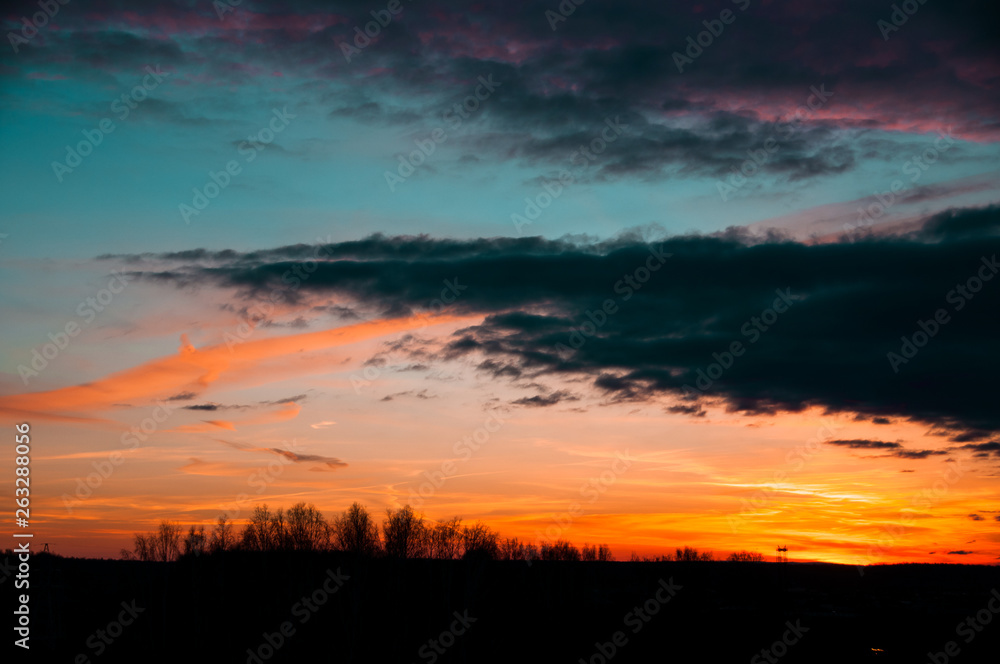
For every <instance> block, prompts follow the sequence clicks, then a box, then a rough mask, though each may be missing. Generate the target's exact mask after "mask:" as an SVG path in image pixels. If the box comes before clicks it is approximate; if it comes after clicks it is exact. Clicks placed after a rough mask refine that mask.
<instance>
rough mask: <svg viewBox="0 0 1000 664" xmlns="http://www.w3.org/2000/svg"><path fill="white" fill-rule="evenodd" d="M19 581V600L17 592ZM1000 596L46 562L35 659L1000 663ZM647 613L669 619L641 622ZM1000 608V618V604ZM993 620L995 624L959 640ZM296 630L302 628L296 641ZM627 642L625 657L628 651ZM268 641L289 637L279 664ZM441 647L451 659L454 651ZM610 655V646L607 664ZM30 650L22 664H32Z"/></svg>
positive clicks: (937, 580) (362, 564)
mask: <svg viewBox="0 0 1000 664" xmlns="http://www.w3.org/2000/svg"><path fill="white" fill-rule="evenodd" d="M338 569H339V570H340V572H342V573H343V574H344V575H347V576H349V577H350V578H349V579H346V580H343V581H342V583H343V585H342V586H341V587H340V588H339V589H338V590H337V591H336V592H334V593H332V594H330V595H329V596H328V600H327V601H326V602H325V603H324V604H323V605H322V606H316V611H315V612H309V610H308V608H306V607H305V605H302V604H300V605H299V606H298V607H296V606H295V605H296V603H298V602H300V601H301V600H302V599H303V597H306V596H309V595H312V594H313V592H314V591H316V590H318V589H321V588H323V582H324V580H325V579H327V578H329V577H328V575H327V570H332V572H334V573H336V572H337V570H338ZM671 579H672V581H673V584H674V586H675V587H676V586H680V588H679V589H677V590H675V593H676V594H675V595H674V596H673V597H672V598H671V599H670V600H669V601H668V602H666V603H663V604H659V605H657V602H656V599H655V597H656V593H657V590H658V589H659V588H661V587H662V586H661V583H660V582H661V580H663V581H664V582H665V584H666V585H669V582H670V580H671ZM3 585H4V586H6V587H7V588H8V589H10V590H9V591H8V592H7V596H8V597H11V595H13V594H15V593H14V591H13V588H12V587H11V586H12V585H13V584H12V579H10V578H8V579H7V580H6V581H4V583H3ZM335 587H336V585H335V584H334V582H333V581H331V582H330V583H329V584H328V588H335ZM994 589H996V590H997V595H996V596H997V597H1000V567H985V566H972V565H896V566H876V567H869V568H866V571H865V574H864V575H863V576H862V575H860V574H859V572H858V569H857V568H856V567H853V566H838V565H808V564H788V565H779V564H775V563H749V564H746V563H743V564H740V563H719V562H717V563H679V562H666V563H631V562H629V563H626V562H612V563H602V562H576V563H573V562H542V561H536V562H534V563H532V564H531V565H530V566H529V565H528V564H527V563H524V562H493V561H478V562H477V561H439V560H417V561H390V560H354V559H350V558H347V557H344V556H340V555H336V554H315V555H310V554H297V555H291V554H286V555H282V554H239V553H236V554H226V555H221V556H220V555H214V556H209V555H206V556H202V557H200V558H190V559H184V560H181V561H179V562H175V563H167V564H163V563H148V562H127V561H115V560H86V559H73V558H60V557H54V556H46V555H42V556H35V557H34V559H33V561H32V569H31V589H30V590H31V603H30V607H31V619H32V638H31V646H32V647H31V655H32V657H31V660H32V661H44V662H53V663H55V662H79V664H84V662H87V661H90V662H96V663H101V664H104V663H110V662H119V661H120V662H140V663H142V662H166V661H170V662H220V663H222V662H240V663H242V662H247V661H251V662H254V661H258V660H254V659H249V657H250V655H248V653H247V650H248V649H251V650H253V651H257V653H258V655H259V656H260V659H259V661H260V662H268V663H270V662H278V661H280V662H400V663H406V662H442V663H447V662H477V663H478V662H571V663H574V664H575V663H578V662H579V660H580V659H583V661H585V662H593V664H599V663H600V662H603V661H614V662H615V663H616V664H617V663H618V662H653V661H656V662H675V661H676V662H692V661H707V662H713V663H714V662H750V661H751V660H753V658H754V656H755V655H758V654H760V651H761V650H762V649H763V648H770V647H771V646H772V644H773V643H774V642H775V641H776V640H780V639H781V638H782V636H783V634H785V632H786V631H787V630H788V627H787V626H786V623H787V622H791V624H793V625H794V624H796V623H798V624H799V625H801V627H802V628H805V629H804V630H803V633H802V635H801V638H800V639H799V640H798V641H797V642H795V643H793V644H792V645H790V646H788V647H787V653H785V654H784V656H783V657H780V658H779V657H776V656H775V655H776V654H781V653H782V650H783V648H782V647H781V646H778V648H776V649H775V654H771V655H769V657H770V658H771V660H773V661H781V662H782V663H783V664H784V663H786V662H787V663H791V662H810V663H822V662H838V663H847V664H849V663H852V662H859V661H868V660H869V659H871V660H873V661H883V662H907V663H914V664H916V663H925V662H929V661H930V659H929V658H928V652H934V653H938V652H942V651H944V650H945V648H946V645H947V644H948V642H949V641H953V642H955V643H954V646H953V652H955V651H954V647H957V648H959V651H958V654H957V655H956V656H952V657H950V658H948V659H947V660H946V659H943V658H942V657H944V656H943V655H942V656H939V657H938V659H937V660H936V662H937V664H944V663H945V662H946V661H950V662H957V663H958V664H973V663H976V662H991V663H993V664H996V662H1000V613H998V614H994V613H991V612H990V610H989V608H988V605H989V602H990V599H991V596H992V595H991V593H992V592H993V590H994ZM323 593H325V591H322V592H320V593H317V601H319V600H320V599H322V594H323ZM666 597H669V594H668V593H667V592H665V591H664V592H661V593H660V598H661V599H662V598H666ZM133 601H134V602H135V605H136V607H137V608H139V609H143V610H142V611H141V612H140V613H139V614H138V617H136V618H135V620H134V622H133V623H132V624H130V625H128V626H126V627H124V628H123V629H122V631H121V633H120V634H119V635H118V636H117V638H114V639H113V640H112V642H111V643H110V644H106V643H102V642H101V640H100V638H101V637H100V636H99V635H98V633H97V630H105V632H108V633H110V634H117V633H118V629H117V627H114V626H113V627H111V629H110V630H109V623H112V622H114V621H116V620H117V619H118V617H119V614H121V613H122V611H123V609H122V602H125V603H126V605H128V604H129V603H131V602H133ZM647 601H648V603H649V607H650V608H649V611H650V612H651V613H652V612H653V611H654V610H656V611H655V615H648V614H647V616H646V617H647V619H648V620H647V621H643V619H642V618H641V617H639V616H637V615H636V614H634V613H633V614H632V616H631V617H629V616H628V614H629V613H630V612H633V611H634V610H635V608H636V607H641V606H642V605H643V604H646V603H647ZM9 605H10V600H8V606H9ZM993 606H994V607H996V608H997V609H998V610H1000V599H998V600H996V601H994V603H993ZM456 611H457V612H458V615H462V614H463V613H466V615H467V616H468V617H469V618H472V619H474V622H473V621H467V627H466V628H465V632H464V633H463V634H461V635H457V636H454V637H451V635H445V636H444V637H443V640H442V638H441V637H442V633H443V632H446V631H447V630H449V628H450V627H451V626H452V624H455V626H456V631H457V630H458V629H462V626H461V623H456V618H455V612H456ZM979 612H982V613H979ZM977 613H979V615H980V618H981V619H985V618H986V616H988V617H989V619H990V620H989V623H990V624H987V625H985V626H983V627H980V629H981V630H982V631H981V632H977V631H975V630H974V629H973V628H971V627H970V628H966V629H965V630H964V631H963V632H962V633H961V634H958V633H956V627H957V626H958V624H959V623H960V622H963V621H965V620H967V619H968V618H969V617H973V616H975V615H976V614H977ZM126 615H127V614H126ZM7 616H8V620H11V614H10V613H9V612H8V613H7ZM306 616H308V620H307V621H305V622H303V621H302V619H303V618H304V617H306ZM127 619H128V618H127ZM286 621H287V622H288V623H289V626H288V627H291V628H293V629H294V630H295V631H294V633H293V634H291V635H290V636H288V637H280V630H281V625H282V623H283V622H286ZM7 629H8V630H9V629H10V627H8V628H7ZM806 630H807V631H806ZM619 631H620V632H621V635H619V643H620V644H623V645H619V646H613V639H614V635H615V632H619ZM265 632H266V633H267V634H271V635H274V634H278V636H274V637H272V638H271V641H272V643H277V642H278V639H279V637H280V638H281V639H283V641H284V643H282V644H280V645H279V646H278V647H277V648H276V649H274V650H273V651H272V653H271V655H270V656H269V657H268V656H267V655H268V652H269V650H270V649H271V648H272V646H269V645H267V642H266V641H265V636H264V634H265ZM9 633H10V632H9V631H8V634H9ZM968 634H972V635H974V637H973V638H972V640H971V642H968V643H967V642H966V639H967V638H968V636H967V635H968ZM793 637H794V635H793V634H791V633H790V634H789V638H790V639H791V638H793ZM431 639H436V640H439V641H442V642H443V643H444V644H446V645H449V644H450V647H448V648H446V649H444V648H443V647H442V646H439V648H438V649H439V650H443V651H444V652H443V654H438V652H435V650H434V649H433V646H431V645H429V641H430V640H431ZM623 639H627V641H624V640H623ZM105 640H107V639H105ZM452 640H453V642H452ZM597 643H600V644H606V645H603V646H602V648H603V650H604V653H605V654H604V655H601V654H600V653H599V651H598V649H597V645H595V644H597ZM261 646H264V647H261ZM425 646H426V647H425ZM422 647H423V650H421V648H422ZM612 648H614V650H612ZM99 649H101V650H103V651H102V652H100V653H99V652H98V650H99ZM873 649H881V651H882V652H881V653H879V652H877V651H875V650H873ZM15 650H16V651H18V652H17V653H16V655H18V656H17V657H15V659H14V661H24V658H23V657H21V656H20V655H22V653H23V651H21V650H20V649H18V648H15ZM80 655H82V656H83V657H82V658H79V659H78V658H77V657H78V656H80ZM607 655H611V656H610V657H607ZM755 661H757V662H768V661H770V660H769V659H768V658H767V657H764V656H761V657H760V658H758V659H757V660H755Z"/></svg>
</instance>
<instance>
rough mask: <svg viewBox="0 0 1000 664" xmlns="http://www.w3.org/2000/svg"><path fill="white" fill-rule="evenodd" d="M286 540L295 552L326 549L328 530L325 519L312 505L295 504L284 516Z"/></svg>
mask: <svg viewBox="0 0 1000 664" xmlns="http://www.w3.org/2000/svg"><path fill="white" fill-rule="evenodd" d="M285 518H286V521H287V526H286V527H287V533H288V535H287V538H288V541H289V544H290V548H292V549H294V550H296V551H316V550H319V549H323V548H326V543H327V537H328V534H329V529H328V528H327V523H326V519H324V518H323V514H322V513H320V511H319V510H318V509H316V506H315V505H313V504H311V503H310V504H308V505H307V504H305V503H296V504H295V505H292V507H291V508H290V509H289V510H288V512H287V513H286V514H285Z"/></svg>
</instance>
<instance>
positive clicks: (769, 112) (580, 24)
mask: <svg viewBox="0 0 1000 664" xmlns="http://www.w3.org/2000/svg"><path fill="white" fill-rule="evenodd" d="M216 4H217V3H216ZM18 7H19V8H20V9H18ZM435 7H437V8H439V10H437V11H432V10H429V9H427V8H424V7H419V6H417V5H412V6H410V5H408V4H407V3H404V13H403V15H402V16H401V17H400V18H399V19H398V20H395V21H393V23H391V24H390V25H389V26H387V27H386V28H385V29H383V30H381V32H380V34H379V35H378V37H377V38H376V39H374V40H373V42H372V44H371V45H370V46H368V47H366V48H365V49H364V50H363V51H362V52H361V53H360V54H359V55H357V57H356V60H355V61H354V62H350V63H348V62H347V61H346V60H345V59H344V56H343V53H342V51H341V48H340V44H342V43H345V42H346V43H350V42H352V41H353V39H354V27H355V26H363V25H364V24H365V23H367V22H369V21H371V20H372V19H371V15H370V12H371V11H372V6H371V5H370V3H369V4H365V3H363V2H357V1H355V0H339V1H337V0H334V1H320V0H315V1H313V2H300V3H295V5H294V7H291V6H288V5H287V4H284V3H279V2H276V1H275V0H261V1H260V2H256V3H254V4H253V6H249V5H246V4H244V5H242V6H239V7H236V8H234V13H235V14H239V19H236V18H235V17H234V16H233V15H230V16H229V17H228V18H229V20H228V22H227V21H224V20H220V18H219V17H218V15H217V14H216V10H215V4H213V3H194V4H192V3H182V2H170V1H156V0H151V1H150V2H147V3H143V4H142V5H141V6H137V5H136V4H135V3H131V2H127V1H125V0H108V1H106V2H101V3H99V5H98V6H96V7H94V8H92V9H91V10H90V11H88V12H74V11H73V10H72V8H71V9H69V10H64V11H61V12H60V14H59V16H58V23H59V27H60V29H59V30H58V31H57V30H51V29H50V30H46V31H44V33H43V34H42V35H41V36H39V37H38V38H36V39H33V40H32V42H31V43H30V44H29V45H28V46H26V47H25V52H24V53H21V54H19V55H18V54H14V53H13V52H12V51H11V50H10V49H7V50H6V51H5V52H3V53H0V68H2V69H0V71H3V72H5V73H6V74H8V75H10V76H21V77H27V76H30V75H32V74H33V73H35V72H36V71H37V70H38V68H39V67H42V66H45V65H49V66H58V68H59V69H60V71H61V72H65V73H66V74H69V75H70V76H72V77H79V78H90V79H93V78H95V77H100V76H105V77H106V76H107V75H108V74H109V73H111V74H114V75H119V74H125V73H129V72H138V71H141V69H142V67H144V66H145V65H148V64H161V65H163V66H164V67H167V68H169V69H170V70H172V71H175V72H177V75H178V76H179V77H191V76H192V72H196V73H197V77H198V83H199V84H204V81H203V80H202V78H203V77H207V78H208V79H209V80H211V81H212V82H213V83H217V84H218V85H217V87H218V88H219V89H220V90H225V89H226V87H227V86H228V85H239V84H245V83H256V82H257V80H258V78H259V75H258V74H255V73H254V72H255V71H257V72H273V71H280V72H287V73H288V74H289V75H292V76H295V77H296V78H297V79H299V80H303V81H307V83H306V85H307V86H311V87H306V88H304V90H306V91H311V92H312V93H313V95H314V99H312V100H310V101H309V102H307V103H313V104H317V105H320V106H321V107H322V108H323V109H324V112H325V114H327V115H330V116H332V117H337V118H341V117H348V118H353V119H356V120H358V121H360V122H364V123H378V124H391V125H396V126H398V127H401V128H402V127H406V128H412V127H414V126H421V125H423V126H426V127H427V128H428V129H429V128H431V127H434V126H440V125H441V123H442V117H443V114H444V113H446V112H447V110H448V109H449V108H451V107H453V105H454V104H455V103H457V102H461V101H462V100H463V99H464V98H465V97H466V96H467V95H469V94H471V93H472V92H473V90H474V89H475V86H476V85H477V81H478V79H479V77H480V76H493V77H495V80H497V81H500V82H501V86H500V87H499V88H497V89H496V91H495V92H494V93H492V95H491V96H490V98H489V99H488V100H487V101H486V102H484V103H483V104H482V107H481V108H479V109H477V110H476V111H475V114H474V116H472V117H470V118H468V119H467V120H466V121H465V126H466V127H468V126H470V125H476V126H477V127H480V128H481V130H482V131H480V132H479V136H478V138H477V139H476V140H475V141H472V142H471V143H470V144H469V145H470V147H475V148H476V149H478V150H480V151H485V154H488V155H489V156H490V157H492V158H493V159H501V160H502V159H520V160H527V161H530V162H538V163H539V164H543V165H545V166H546V167H548V166H552V165H555V164H561V163H563V162H565V161H566V160H567V159H568V158H569V154H570V153H571V152H572V151H573V150H576V149H577V147H578V146H579V145H580V144H581V142H587V141H590V140H591V139H592V138H594V136H595V132H596V131H599V130H600V129H601V127H602V126H603V124H604V121H605V120H606V119H607V118H608V117H614V116H617V115H622V116H624V117H627V118H630V120H629V122H630V123H631V124H632V130H631V131H630V132H629V133H628V134H627V135H625V136H623V137H622V138H621V140H620V141H619V142H617V143H616V144H615V145H614V146H613V149H609V150H608V151H607V153H606V155H607V158H606V159H605V160H602V162H601V163H600V165H599V166H598V167H597V168H596V169H594V171H593V172H592V173H589V174H588V175H589V176H593V177H602V178H611V177H640V178H654V177H655V178H662V177H685V176H687V175H688V174H702V175H704V174H711V175H720V174H724V173H726V172H728V170H729V169H730V168H731V167H732V166H734V165H737V164H739V163H740V162H742V161H743V160H744V159H745V158H746V151H747V150H748V149H759V147H760V146H761V144H762V142H763V141H764V140H765V139H766V138H767V137H768V136H770V135H772V134H773V133H775V132H778V131H780V132H782V133H783V134H784V138H783V139H782V140H781V141H780V142H781V149H780V150H779V151H778V152H777V153H776V154H775V155H774V158H773V159H770V160H769V161H768V163H767V164H766V165H765V167H764V169H765V170H767V171H769V172H771V173H772V174H773V175H776V176H779V177H784V178H786V179H787V180H789V181H793V180H799V179H803V178H811V177H816V176H821V175H827V174H836V173H840V172H843V171H846V170H849V169H851V168H853V167H854V165H855V164H856V163H858V162H859V161H860V160H861V159H862V158H865V157H869V156H871V155H880V156H883V157H884V156H886V155H885V150H890V151H891V150H894V149H898V148H894V147H892V146H888V147H887V146H885V145H884V142H883V141H882V139H881V138H879V137H878V136H875V135H870V134H873V133H874V132H870V131H869V130H879V129H890V130H895V129H898V128H899V127H900V126H903V127H908V128H911V129H912V130H913V131H917V132H930V131H935V130H937V129H942V128H944V127H946V126H951V127H952V128H953V130H954V132H955V133H956V134H958V135H965V136H967V137H974V138H983V137H991V138H992V139H994V140H995V138H996V137H998V136H1000V121H998V120H997V119H996V118H998V117H1000V112H998V111H1000V86H998V85H997V80H998V79H997V72H998V71H1000V46H998V43H997V40H996V39H995V37H994V35H993V32H994V30H993V29H992V26H995V25H996V24H997V23H998V20H1000V9H998V8H997V6H996V5H995V4H992V3H986V2H981V1H980V0H956V1H955V2H950V3H924V4H921V6H920V10H919V13H918V15H916V16H915V17H914V18H913V20H910V21H908V22H907V23H906V24H905V26H904V27H903V29H902V31H901V32H899V33H891V34H890V38H889V40H885V39H884V38H883V33H882V32H881V31H880V29H879V27H878V21H879V20H885V19H887V18H889V15H890V14H891V12H892V7H891V6H890V5H882V4H879V3H871V2H868V1H867V0H840V1H837V2H828V3H821V4H813V5H809V6H802V7H796V8H790V7H787V6H785V5H781V4H773V3H763V2H750V3H749V5H748V6H747V7H746V10H745V11H741V10H740V8H739V5H737V4H734V3H733V2H728V1H725V0H708V1H707V2H700V3H697V4H695V5H684V4H676V3H650V2H648V1H646V0H625V1H624V2H615V3H586V6H580V7H579V8H578V9H577V10H575V11H574V12H573V14H572V15H571V16H569V17H568V18H567V20H566V21H565V22H559V23H557V24H556V25H555V29H554V30H553V26H552V24H550V21H549V19H548V18H547V17H546V16H547V15H546V12H547V11H552V10H554V9H557V8H558V3H553V2H551V0H529V1H527V2H518V3H509V2H500V1H499V0H491V1H487V2H478V3H474V4H472V5H470V4H468V3H459V2H449V1H445V2H440V3H438V4H436V5H435ZM723 9H728V10H731V11H734V12H735V14H736V20H735V22H734V23H733V24H732V25H729V26H726V27H725V28H724V30H723V32H722V33H721V34H720V35H718V36H717V37H715V38H713V39H712V44H711V45H710V46H708V47H706V48H704V49H703V51H702V52H700V53H697V54H696V55H695V57H694V61H693V62H690V63H688V64H685V65H684V66H683V67H682V68H681V69H683V71H680V70H679V68H678V66H677V62H676V55H675V54H677V53H684V52H685V51H687V49H688V48H689V42H688V39H689V38H692V39H693V38H695V37H697V35H698V34H699V33H701V32H704V31H705V30H706V28H705V25H704V23H705V22H706V21H715V20H716V19H717V17H718V16H719V14H720V12H721V11H722V10H723ZM36 11H37V3H36V2H31V1H30V0H16V1H15V8H13V9H9V10H8V16H11V17H16V16H20V15H22V14H32V13H34V12H36ZM15 26H16V21H10V22H9V24H8V27H10V28H14V27H15ZM95 26H102V27H96V28H95ZM237 26H238V27H237ZM176 80H180V79H176ZM315 81H323V84H322V85H319V84H316V83H315ZM186 82H190V80H189V81H186ZM327 82H329V83H330V84H327ZM331 85H339V86H340V88H341V89H336V90H331ZM817 86H826V89H827V90H830V91H833V92H834V95H835V96H834V97H832V98H831V99H830V101H829V106H828V108H829V109H830V110H831V113H829V114H822V113H815V112H812V111H809V110H806V111H804V112H803V113H802V116H801V118H800V119H799V121H797V122H795V123H793V124H785V123H783V120H782V119H787V118H788V117H790V116H792V115H793V114H794V112H795V111H796V110H797V109H801V108H804V105H805V104H806V102H807V101H808V100H809V98H810V94H812V92H811V90H812V88H814V87H817ZM343 88H347V89H348V90H349V91H348V92H345V90H344V89H343ZM359 90H360V92H359ZM438 91H440V92H438ZM12 101H13V100H12ZM150 103H151V104H152V105H151V106H150V108H149V109H147V110H148V111H149V113H151V114H152V113H154V112H155V113H157V114H158V117H159V119H161V120H162V121H164V122H170V123H179V124H182V125H183V124H199V123H205V122H207V119H206V118H204V117H203V116H202V115H201V114H199V113H196V112H191V111H189V110H187V109H186V108H184V104H182V103H181V102H172V101H170V102H168V101H165V100H158V101H155V102H153V101H152V100H151V102H150ZM185 103H189V102H188V101H185ZM154 106H156V108H154ZM192 106H194V104H193V103H192ZM837 109H840V110H837ZM824 110H827V109H826V108H824ZM929 117H930V118H934V120H933V121H928V118H929ZM693 120H696V121H693ZM932 125H933V126H932ZM843 130H847V131H851V132H852V133H853V138H854V139H855V140H853V141H852V142H850V143H849V144H848V143H845V142H841V141H839V140H838V132H840V131H843ZM466 138H467V137H465V138H463V137H462V136H459V135H457V134H456V135H454V136H453V137H452V138H451V140H452V141H453V142H454V143H458V142H460V141H463V140H466ZM880 146H882V147H880ZM467 152H468V153H475V154H481V152H477V151H476V150H473V149H470V150H467Z"/></svg>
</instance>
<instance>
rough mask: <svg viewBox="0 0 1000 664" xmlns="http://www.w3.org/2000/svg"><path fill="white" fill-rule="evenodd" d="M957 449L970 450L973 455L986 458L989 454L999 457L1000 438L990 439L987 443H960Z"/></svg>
mask: <svg viewBox="0 0 1000 664" xmlns="http://www.w3.org/2000/svg"><path fill="white" fill-rule="evenodd" d="M959 449H962V450H972V451H973V452H974V453H975V454H973V456H976V457H980V458H986V457H989V456H991V455H992V456H995V457H1000V440H991V441H990V442H988V443H969V444H968V445H962V446H961V447H960V448H959Z"/></svg>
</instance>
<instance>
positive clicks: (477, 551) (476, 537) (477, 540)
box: [462, 521, 500, 559]
mask: <svg viewBox="0 0 1000 664" xmlns="http://www.w3.org/2000/svg"><path fill="white" fill-rule="evenodd" d="M462 544H463V546H464V547H465V553H464V554H462V557H463V558H488V559H494V558H496V557H497V554H498V553H499V551H500V533H498V532H496V531H495V530H491V529H490V528H489V526H487V525H486V524H484V523H482V522H480V521H477V522H476V525H474V526H466V527H465V528H463V529H462Z"/></svg>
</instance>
